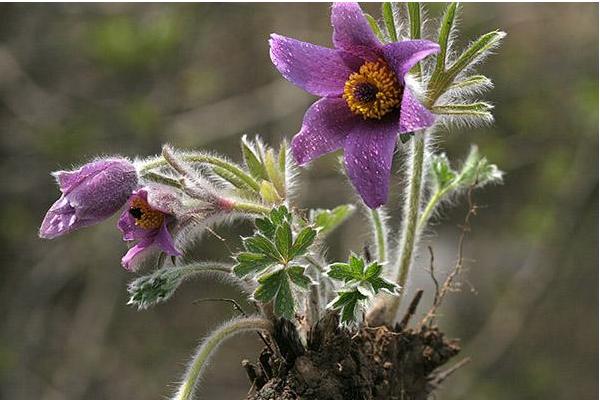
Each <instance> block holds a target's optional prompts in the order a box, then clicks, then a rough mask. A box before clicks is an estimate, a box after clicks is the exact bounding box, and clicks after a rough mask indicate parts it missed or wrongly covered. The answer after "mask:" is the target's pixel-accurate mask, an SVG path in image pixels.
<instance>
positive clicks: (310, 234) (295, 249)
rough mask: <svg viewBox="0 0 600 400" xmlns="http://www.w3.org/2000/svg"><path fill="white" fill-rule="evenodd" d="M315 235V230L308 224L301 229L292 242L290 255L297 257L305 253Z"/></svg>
mask: <svg viewBox="0 0 600 400" xmlns="http://www.w3.org/2000/svg"><path fill="white" fill-rule="evenodd" d="M316 237H317V231H316V230H315V229H313V228H311V227H309V226H307V227H306V228H304V229H302V230H301V231H300V232H299V233H298V235H297V236H296V240H294V244H293V246H292V251H291V254H290V255H291V257H292V258H293V257H298V256H301V255H303V254H304V253H306V250H308V248H309V247H310V245H311V244H313V242H314V241H315V238H316Z"/></svg>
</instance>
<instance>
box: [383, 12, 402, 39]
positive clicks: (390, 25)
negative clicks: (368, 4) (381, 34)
mask: <svg viewBox="0 0 600 400" xmlns="http://www.w3.org/2000/svg"><path fill="white" fill-rule="evenodd" d="M381 15H382V17H383V22H384V23H385V28H386V30H387V33H388V37H389V38H390V41H391V42H397V41H398V34H397V33H396V24H395V23H394V11H393V10H392V3H390V2H385V3H382V4H381Z"/></svg>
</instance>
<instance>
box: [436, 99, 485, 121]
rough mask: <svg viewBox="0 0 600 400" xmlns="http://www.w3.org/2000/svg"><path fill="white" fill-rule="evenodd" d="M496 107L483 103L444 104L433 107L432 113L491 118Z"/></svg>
mask: <svg viewBox="0 0 600 400" xmlns="http://www.w3.org/2000/svg"><path fill="white" fill-rule="evenodd" d="M493 108H494V107H493V106H492V105H491V104H488V103H485V102H483V101H480V102H477V103H471V104H444V105H439V106H433V108H432V109H431V111H432V112H433V113H434V114H445V115H470V116H476V117H484V118H491V117H492V114H491V112H490V111H491V110H492V109H493Z"/></svg>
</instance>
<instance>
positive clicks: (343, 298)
mask: <svg viewBox="0 0 600 400" xmlns="http://www.w3.org/2000/svg"><path fill="white" fill-rule="evenodd" d="M366 299H367V297H366V296H364V295H362V294H361V293H360V292H358V290H353V291H348V292H339V293H338V296H337V297H336V298H335V299H333V301H332V302H331V303H330V305H329V306H328V308H331V309H333V310H340V323H342V324H350V323H353V322H356V319H357V317H358V311H359V310H360V308H361V305H362V304H361V303H362V302H363V301H364V300H366Z"/></svg>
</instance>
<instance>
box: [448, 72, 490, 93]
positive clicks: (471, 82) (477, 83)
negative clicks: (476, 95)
mask: <svg viewBox="0 0 600 400" xmlns="http://www.w3.org/2000/svg"><path fill="white" fill-rule="evenodd" d="M491 86H492V81H491V80H490V79H489V78H488V77H486V76H483V75H472V76H469V77H467V78H464V79H463V80H460V81H458V82H454V83H453V84H452V85H450V87H449V88H448V89H451V90H460V89H466V88H479V89H486V88H489V87H491Z"/></svg>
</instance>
